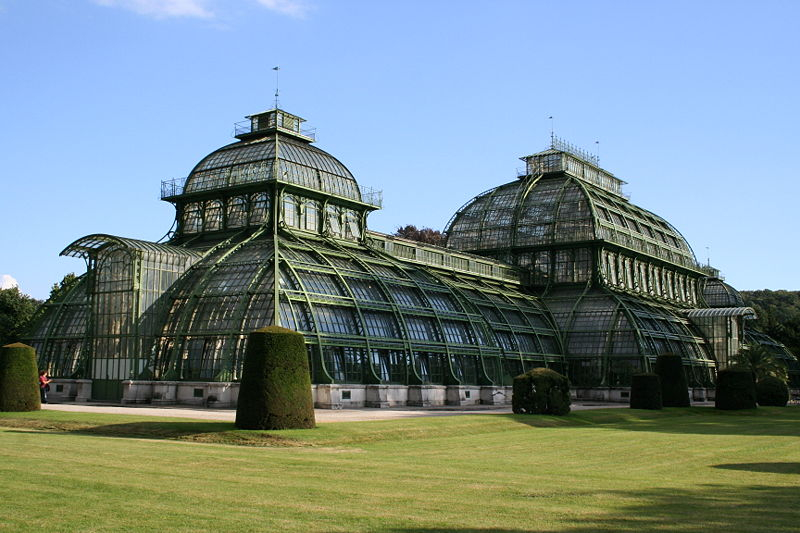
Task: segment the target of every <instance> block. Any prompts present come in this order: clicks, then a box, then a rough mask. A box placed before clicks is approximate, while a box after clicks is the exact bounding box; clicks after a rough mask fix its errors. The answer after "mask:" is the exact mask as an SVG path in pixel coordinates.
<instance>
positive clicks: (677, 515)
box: [386, 484, 800, 533]
mask: <svg viewBox="0 0 800 533" xmlns="http://www.w3.org/2000/svg"><path fill="white" fill-rule="evenodd" d="M595 496H596V497H597V498H599V499H600V500H601V501H607V502H609V504H608V507H607V508H603V509H602V511H600V512H597V513H594V514H588V515H587V514H584V513H581V514H580V515H578V516H575V517H574V518H570V517H569V516H564V517H563V518H562V519H560V520H559V521H558V522H556V523H553V522H549V523H547V525H546V527H541V528H537V527H536V526H537V525H538V524H537V514H536V513H535V511H534V510H532V512H531V528H530V529H514V528H509V529H496V528H481V527H478V528H468V527H461V528H459V527H452V528H450V527H441V528H436V527H433V528H398V529H387V530H386V531H390V532H392V533H471V532H474V533H488V532H498V533H520V532H537V531H547V532H561V533H596V532H598V531H615V532H648V531H658V532H660V533H697V532H703V533H706V532H720V533H731V532H747V533H760V532H763V533H784V532H785V533H790V532H792V533H794V532H796V531H797V524H798V522H800V508H799V507H798V505H797V489H796V487H793V486H786V487H781V486H765V485H748V486H729V485H720V484H706V485H700V486H696V487H692V488H685V489H675V488H657V489H646V490H630V491H597V492H596V493H595ZM516 497H517V498H520V499H528V500H530V498H531V497H533V495H532V494H529V495H525V494H522V493H520V494H517V495H516ZM513 498H514V497H513V496H512V499H513ZM614 502H623V503H622V504H621V505H615V503H614ZM625 502H629V503H625ZM520 505H523V504H522V503H521V504H520ZM493 518H494V520H493V522H496V517H493ZM559 522H561V524H563V525H561V524H559Z"/></svg>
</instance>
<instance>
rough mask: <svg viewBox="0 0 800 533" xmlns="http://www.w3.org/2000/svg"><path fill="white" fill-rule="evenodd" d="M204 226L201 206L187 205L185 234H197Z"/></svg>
mask: <svg viewBox="0 0 800 533" xmlns="http://www.w3.org/2000/svg"><path fill="white" fill-rule="evenodd" d="M202 225H203V215H202V208H201V207H200V204H187V205H186V207H184V208H183V233H197V232H198V231H200V229H201V228H202Z"/></svg>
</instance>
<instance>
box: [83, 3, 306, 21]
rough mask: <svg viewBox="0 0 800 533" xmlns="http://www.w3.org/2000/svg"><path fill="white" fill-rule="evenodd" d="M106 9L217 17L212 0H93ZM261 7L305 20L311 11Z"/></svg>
mask: <svg viewBox="0 0 800 533" xmlns="http://www.w3.org/2000/svg"><path fill="white" fill-rule="evenodd" d="M93 2H94V3H95V4H98V5H101V6H105V7H118V8H121V9H127V10H128V11H133V12H134V13H137V14H139V15H144V16H148V17H153V18H157V19H163V18H176V17H190V18H204V19H212V18H214V17H215V16H216V13H215V11H214V10H213V9H212V8H211V4H212V3H213V1H212V0H93ZM255 2H257V3H258V4H259V5H261V6H263V7H265V8H267V9H269V10H270V11H273V12H275V13H278V14H280V15H286V16H289V17H295V18H303V17H305V16H306V14H307V13H308V12H309V10H310V5H309V4H308V3H306V2H305V1H304V0H255Z"/></svg>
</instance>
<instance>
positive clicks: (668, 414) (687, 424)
mask: <svg viewBox="0 0 800 533" xmlns="http://www.w3.org/2000/svg"><path fill="white" fill-rule="evenodd" d="M495 416H507V417H509V418H510V419H512V420H514V421H516V422H519V423H522V424H526V425H528V426H531V427H536V428H548V427H558V428H562V429H569V428H605V429H616V430H620V431H629V432H641V431H644V432H657V433H674V434H695V435H753V436H794V437H800V410H798V409H794V408H791V407H776V408H764V407H760V408H758V409H752V410H747V411H723V410H718V409H715V408H713V407H687V408H670V409H664V410H661V411H645V410H638V409H636V410H634V409H608V410H596V411H573V412H572V413H570V414H569V415H566V416H563V417H557V416H545V415H513V414H510V415H495Z"/></svg>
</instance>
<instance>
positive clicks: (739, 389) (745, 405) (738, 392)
mask: <svg viewBox="0 0 800 533" xmlns="http://www.w3.org/2000/svg"><path fill="white" fill-rule="evenodd" d="M714 406H715V407H716V408H717V409H725V410H736V409H755V408H756V382H755V380H754V379H753V373H752V372H750V370H747V369H745V368H736V367H733V368H725V369H723V370H720V371H719V372H717V391H716V396H715V398H714Z"/></svg>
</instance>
